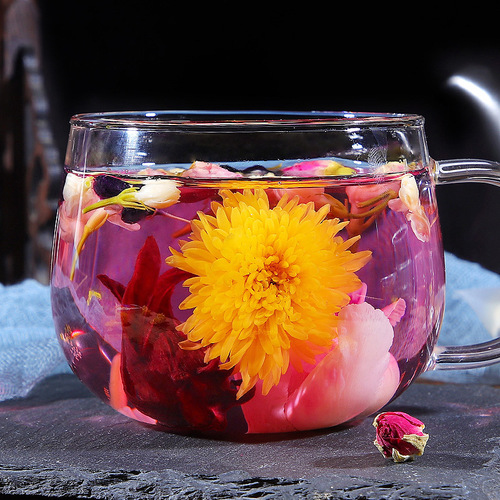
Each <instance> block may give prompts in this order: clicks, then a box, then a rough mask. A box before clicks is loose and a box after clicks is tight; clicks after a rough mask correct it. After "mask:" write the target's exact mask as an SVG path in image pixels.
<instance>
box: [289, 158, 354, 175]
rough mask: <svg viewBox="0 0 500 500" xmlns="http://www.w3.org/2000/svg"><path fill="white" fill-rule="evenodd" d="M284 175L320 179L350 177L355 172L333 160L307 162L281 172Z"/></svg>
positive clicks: (296, 164)
mask: <svg viewBox="0 0 500 500" xmlns="http://www.w3.org/2000/svg"><path fill="white" fill-rule="evenodd" d="M282 172H283V174H285V175H293V176H296V177H321V176H325V175H352V174H354V173H355V170H354V169H352V168H349V167H345V166H344V165H342V164H341V163H339V162H337V161H334V160H307V161H301V162H299V163H295V164H293V165H291V166H289V167H285V168H284V169H283V170H282Z"/></svg>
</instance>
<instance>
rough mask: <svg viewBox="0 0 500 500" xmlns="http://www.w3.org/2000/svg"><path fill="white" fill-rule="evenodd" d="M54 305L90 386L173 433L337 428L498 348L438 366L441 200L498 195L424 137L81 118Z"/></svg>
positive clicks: (200, 119) (320, 121)
mask: <svg viewBox="0 0 500 500" xmlns="http://www.w3.org/2000/svg"><path fill="white" fill-rule="evenodd" d="M70 123H71V130H70V136H69V142H68V149H67V154H66V162H65V164H66V180H65V185H64V189H63V193H62V200H61V203H60V206H59V210H58V219H57V225H56V233H55V238H54V249H53V264H52V277H51V296H52V306H53V315H54V320H55V326H56V330H57V334H58V336H59V339H60V343H61V346H62V348H63V350H64V353H65V355H66V357H67V360H68V362H69V364H70V366H71V368H72V369H73V371H74V373H75V374H76V375H77V376H78V377H79V378H80V379H81V380H82V381H83V383H84V384H85V385H86V386H88V387H89V388H90V389H91V390H92V391H93V392H94V393H95V394H96V395H97V396H99V397H100V398H101V399H102V400H103V401H105V402H106V403H108V404H109V405H111V406H112V407H113V408H115V409H116V410H117V411H119V412H121V413H123V414H125V415H128V416H130V417H131V418H134V419H136V420H138V421H141V422H146V423H148V424H151V425H154V426H157V427H158V428H159V429H163V430H166V431H170V432H182V433H190V432H196V433H202V434H235V433H236V434H244V433H270V432H289V431H301V430H311V429H319V428H326V427H331V426H336V425H339V424H343V423H345V422H349V421H352V420H354V419H359V418H361V417H363V416H367V415H370V414H371V413H373V412H376V411H377V410H379V409H380V408H381V407H382V406H384V405H385V404H386V403H388V402H389V401H391V400H392V399H394V398H395V397H397V396H398V395H399V394H401V392H402V391H404V390H405V388H407V387H408V386H409V384H410V383H411V382H412V381H413V380H415V378H416V377H417V376H418V375H419V374H421V373H423V372H424V371H427V370H433V369H443V368H447V369H449V368H469V367H476V366H484V365H486V364H490V363H493V362H496V361H498V360H499V357H500V341H499V340H493V341H491V342H488V343H485V344H479V345H474V346H465V347H436V341H437V338H438V333H439V329H440V325H441V322H442V318H443V311H444V304H445V270H444V254H443V247H442V238H441V231H440V225H439V218H438V210H437V203H436V195H435V185H436V184H445V183H450V182H462V181H465V180H469V181H480V182H490V183H493V184H496V185H499V184H500V174H499V167H498V165H497V164H495V163H492V162H487V161H483V160H458V161H439V162H436V161H433V160H432V159H431V158H430V156H429V153H428V149H427V145H426V139H425V134H424V119H423V118H422V117H420V116H417V115H402V114H368V113H333V112H332V113H331V112H308V113H305V112H304V113H302V112H299V113H272V112H236V113H235V112H230V113H225V112H132V113H101V114H87V115H77V116H74V117H73V118H72V119H71V122H70Z"/></svg>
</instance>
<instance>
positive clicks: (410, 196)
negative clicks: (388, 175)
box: [389, 174, 431, 242]
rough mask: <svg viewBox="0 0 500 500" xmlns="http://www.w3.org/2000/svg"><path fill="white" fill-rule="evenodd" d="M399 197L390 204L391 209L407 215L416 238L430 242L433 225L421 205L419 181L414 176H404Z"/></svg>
mask: <svg viewBox="0 0 500 500" xmlns="http://www.w3.org/2000/svg"><path fill="white" fill-rule="evenodd" d="M398 196H399V197H398V198H396V199H395V200H391V201H390V202H389V208H390V209H391V210H394V211H396V212H403V213H405V214H406V218H407V220H408V221H410V224H411V228H412V230H413V233H414V234H415V236H416V237H417V238H418V239H419V240H420V241H424V242H425V241H429V238H430V233H431V225H430V223H429V219H428V218H427V215H426V213H425V210H424V208H423V207H422V205H421V204H420V198H419V192H418V186H417V181H416V180H415V177H414V176H413V175H411V174H405V175H404V176H403V178H402V179H401V187H400V189H399V195H398Z"/></svg>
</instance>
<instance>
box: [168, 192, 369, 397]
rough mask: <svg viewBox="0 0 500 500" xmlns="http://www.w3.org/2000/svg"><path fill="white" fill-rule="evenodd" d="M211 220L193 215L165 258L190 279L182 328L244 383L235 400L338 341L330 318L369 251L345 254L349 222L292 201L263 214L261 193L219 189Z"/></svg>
mask: <svg viewBox="0 0 500 500" xmlns="http://www.w3.org/2000/svg"><path fill="white" fill-rule="evenodd" d="M219 194H220V196H221V199H222V203H218V202H214V203H212V205H211V207H212V211H213V215H210V214H204V213H199V214H198V220H194V221H193V222H192V224H191V225H192V233H191V236H190V240H189V241H188V242H185V243H182V244H181V245H180V251H176V250H172V256H171V257H169V258H168V259H167V263H168V264H169V265H171V266H175V267H178V268H180V269H182V270H185V271H187V272H190V273H191V274H193V275H194V277H193V278H190V279H189V280H186V282H185V283H184V286H186V287H188V288H189V292H190V295H189V296H188V297H187V298H186V299H185V300H184V301H183V302H182V303H181V305H180V308H181V309H192V314H191V316H189V317H188V319H187V320H186V321H185V323H183V325H181V326H180V328H181V329H182V331H183V332H184V334H185V335H186V336H187V338H188V341H189V342H191V344H187V343H186V346H190V345H192V344H198V345H200V346H202V347H205V348H206V353H205V360H206V362H209V361H211V360H214V359H216V358H219V361H220V365H219V366H220V368H221V369H226V370H228V369H234V372H235V373H239V374H240V376H241V380H242V381H241V385H240V389H239V391H238V397H241V396H242V395H243V394H245V393H246V392H248V391H249V390H250V389H251V388H252V387H253V386H254V385H255V384H256V383H257V382H258V381H259V380H262V390H263V393H267V392H268V391H269V390H270V389H271V388H272V387H273V386H274V385H276V384H278V383H279V380H280V377H281V375H282V374H284V373H286V371H287V369H288V366H289V365H290V364H293V366H294V367H295V368H296V369H297V370H300V369H301V366H302V363H311V364H312V363H314V362H315V356H317V355H318V354H321V353H324V352H326V351H327V350H328V349H329V348H330V347H331V345H332V342H334V339H335V337H336V329H335V326H336V324H337V316H336V314H337V313H338V312H339V311H340V310H341V309H342V308H343V307H345V306H346V305H347V304H348V303H349V300H350V297H349V295H348V294H349V293H352V292H354V291H355V290H357V289H359V287H360V286H361V281H360V280H359V279H358V277H357V276H356V274H355V272H356V271H358V270H359V269H360V268H361V267H363V266H364V265H365V264H366V263H367V262H368V260H369V258H370V252H359V253H354V252H351V250H350V249H351V248H352V246H353V245H354V243H355V242H356V241H357V240H358V238H351V239H350V240H344V239H342V238H341V237H340V236H339V235H338V233H339V232H340V231H341V230H342V229H344V228H345V226H346V224H347V223H341V222H339V220H338V219H326V217H327V215H328V213H329V211H330V205H329V204H325V205H323V206H321V207H319V208H318V209H317V210H316V209H315V207H314V204H313V203H312V202H310V203H300V202H299V198H298V197H297V196H295V197H293V198H291V199H288V197H287V195H284V196H283V197H281V198H280V200H279V201H278V203H277V205H276V206H274V207H273V208H271V207H270V203H269V199H268V197H267V194H266V192H265V190H263V189H255V190H249V189H244V190H243V191H240V192H238V191H234V192H233V191H230V190H221V191H220V192H219Z"/></svg>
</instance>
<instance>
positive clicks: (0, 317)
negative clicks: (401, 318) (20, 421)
mask: <svg viewBox="0 0 500 500" xmlns="http://www.w3.org/2000/svg"><path fill="white" fill-rule="evenodd" d="M445 258H446V266H447V267H446V276H447V296H446V311H445V318H444V322H443V326H442V329H441V334H440V338H439V344H440V345H463V344H475V343H478V342H484V341H487V340H491V338H492V337H496V336H498V334H499V333H500V275H498V274H496V273H494V272H491V271H488V270H486V269H484V268H483V267H481V266H480V265H479V264H476V263H472V262H468V261H465V260H462V259H459V258H457V257H456V256H454V255H452V254H450V253H446V254H445ZM60 372H68V373H70V372H71V370H70V368H69V366H68V365H67V363H66V360H65V357H64V354H63V352H62V350H61V347H60V345H59V342H58V339H57V337H56V334H55V330H54V324H53V320H52V313H51V307H50V291H49V287H48V286H45V285H42V284H40V283H39V282H37V281H35V280H32V279H28V280H25V281H23V282H21V283H18V284H15V285H8V286H5V285H1V284H0V401H2V400H6V399H11V398H16V397H24V396H26V395H27V394H28V393H29V391H30V390H31V389H32V388H33V387H34V386H35V385H36V384H37V383H38V382H39V381H41V380H42V379H43V378H45V377H47V376H49V375H53V374H55V373H60ZM422 377H424V378H430V379H433V380H442V381H451V382H457V383H462V382H482V383H491V384H497V383H500V363H497V364H494V365H491V366H488V367H484V368H475V369H468V370H435V371H432V372H428V373H426V374H424V375H422Z"/></svg>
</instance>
